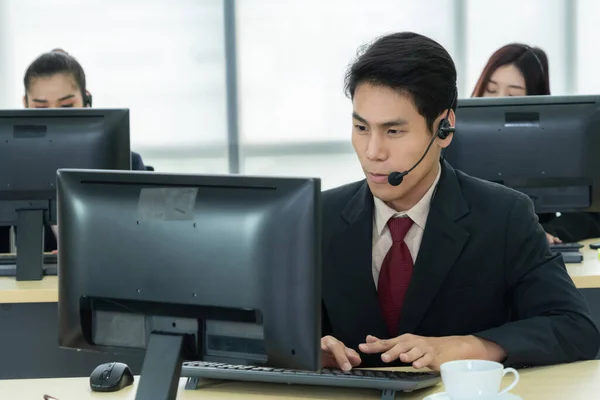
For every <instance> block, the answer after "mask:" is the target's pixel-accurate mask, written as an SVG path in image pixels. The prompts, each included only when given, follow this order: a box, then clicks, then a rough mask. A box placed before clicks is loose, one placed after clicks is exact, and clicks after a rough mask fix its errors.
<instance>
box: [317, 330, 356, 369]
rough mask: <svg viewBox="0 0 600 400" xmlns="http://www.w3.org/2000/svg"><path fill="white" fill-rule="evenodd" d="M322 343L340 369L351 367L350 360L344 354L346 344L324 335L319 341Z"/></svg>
mask: <svg viewBox="0 0 600 400" xmlns="http://www.w3.org/2000/svg"><path fill="white" fill-rule="evenodd" d="M323 344H324V345H325V350H326V351H327V352H329V353H330V354H331V355H332V356H333V357H334V358H335V362H336V363H337V365H338V367H339V368H340V369H342V370H344V371H350V370H351V369H352V364H350V360H348V357H347V356H346V350H345V349H346V346H344V344H343V343H342V342H340V341H339V340H337V339H335V338H333V337H325V338H324V340H322V341H321V345H323Z"/></svg>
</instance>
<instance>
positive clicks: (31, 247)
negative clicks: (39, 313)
mask: <svg viewBox="0 0 600 400" xmlns="http://www.w3.org/2000/svg"><path fill="white" fill-rule="evenodd" d="M17 229H18V232H17V234H16V236H17V263H16V264H17V273H16V276H17V280H18V281H39V280H41V279H42V278H43V276H44V267H43V266H44V258H43V257H44V250H43V249H44V210H17Z"/></svg>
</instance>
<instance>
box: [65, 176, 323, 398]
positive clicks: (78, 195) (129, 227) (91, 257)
mask: <svg viewBox="0 0 600 400" xmlns="http://www.w3.org/2000/svg"><path fill="white" fill-rule="evenodd" d="M57 182H58V229H59V234H60V241H59V244H58V246H59V254H60V259H59V269H60V273H59V276H58V279H59V326H60V328H59V342H60V345H61V346H63V347H69V348H76V349H86V350H94V349H95V350H99V351H107V352H118V351H120V350H121V351H122V350H126V349H129V350H128V351H133V350H132V349H137V351H145V352H146V353H145V354H146V355H145V359H144V364H143V366H142V372H141V381H140V385H139V389H138V392H137V397H136V398H138V399H149V398H152V399H171V398H172V399H175V393H176V391H177V383H178V381H179V376H180V373H181V364H182V362H183V360H184V359H185V360H190V361H200V360H204V361H214V362H225V363H232V364H238V365H240V364H242V365H243V364H253V365H264V366H271V367H278V368H291V369H303V370H318V369H319V368H320V366H321V364H320V336H321V268H320V265H321V264H320V263H321V251H320V243H321V237H320V180H319V179H296V178H259V177H246V176H231V175H230V176H195V175H170V174H159V173H153V172H118V171H82V170H60V171H58V179H57ZM128 351H127V350H126V352H128Z"/></svg>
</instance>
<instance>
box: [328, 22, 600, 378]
mask: <svg viewBox="0 0 600 400" xmlns="http://www.w3.org/2000/svg"><path fill="white" fill-rule="evenodd" d="M346 89H347V93H348V95H349V97H351V98H352V102H353V108H354V112H353V131H352V144H353V146H354V149H355V151H356V153H357V155H358V158H359V160H360V163H361V165H362V168H363V170H364V173H365V176H366V180H363V181H360V182H357V183H353V184H349V185H346V186H343V187H340V188H337V189H333V190H330V191H327V192H325V193H324V194H323V198H322V202H323V212H322V214H323V244H322V246H323V280H322V282H323V338H322V341H321V347H322V350H323V360H324V366H339V367H340V368H342V369H345V370H347V369H350V368H351V367H352V366H357V365H360V366H362V367H374V366H383V365H390V364H392V365H394V364H412V365H413V366H414V367H416V368H422V367H429V368H432V369H439V367H440V364H442V363H443V362H446V361H450V360H456V359H487V360H495V361H499V362H504V363H506V364H511V365H522V364H528V365H542V364H555V363H563V362H570V361H575V360H581V359H591V358H593V357H595V355H596V353H597V352H598V348H599V346H600V334H599V332H598V329H597V327H596V326H595V325H594V323H593V322H592V320H591V318H590V315H589V311H588V308H587V306H586V304H585V302H584V299H583V298H582V296H581V295H580V294H579V292H578V290H577V289H576V288H575V286H574V284H573V282H572V280H571V279H570V277H569V275H568V274H567V271H566V269H565V265H564V263H563V260H562V258H561V257H560V256H558V255H554V254H552V253H551V252H550V249H549V246H548V242H547V240H546V236H545V233H544V230H543V229H542V227H541V226H540V224H539V223H538V220H537V217H536V215H535V213H534V210H533V206H532V202H531V201H530V199H529V198H528V197H526V196H525V195H523V194H521V193H519V192H516V191H514V190H511V189H508V188H506V187H503V186H499V185H495V184H492V183H488V182H484V181H481V180H478V179H475V178H472V177H470V176H467V175H465V174H464V173H462V172H460V171H456V170H454V169H453V168H452V167H451V166H450V165H449V164H447V163H446V162H445V161H443V160H442V161H440V160H441V154H442V150H443V149H444V148H446V147H447V146H449V145H450V143H451V141H452V132H453V129H452V128H451V126H453V125H454V119H455V116H454V108H455V105H456V70H455V66H454V63H453V61H452V59H451V57H450V55H449V54H448V53H447V51H446V50H445V49H444V48H443V47H442V46H441V45H439V44H438V43H436V42H435V41H433V40H431V39H429V38H426V37H424V36H421V35H418V34H414V33H399V34H393V35H389V36H385V37H383V38H381V39H379V40H377V41H376V42H374V43H373V44H372V45H371V46H370V47H368V48H367V49H366V50H365V51H364V52H363V53H362V54H361V55H359V57H358V59H357V60H356V62H355V63H354V64H353V65H352V66H351V67H350V69H349V71H348V74H347V76H346ZM456 134H457V135H460V132H457V133H456ZM415 165H416V167H414V169H412V167H413V166H415ZM411 169H412V170H411ZM408 170H411V171H410V173H408V174H402V175H405V176H403V179H402V182H401V183H400V184H398V182H399V181H400V179H399V177H398V174H396V176H393V177H391V180H392V183H394V184H396V185H395V186H394V185H392V184H390V183H389V182H388V176H389V175H390V174H391V173H393V172H394V171H408ZM394 181H395V182H394ZM359 352H360V354H359Z"/></svg>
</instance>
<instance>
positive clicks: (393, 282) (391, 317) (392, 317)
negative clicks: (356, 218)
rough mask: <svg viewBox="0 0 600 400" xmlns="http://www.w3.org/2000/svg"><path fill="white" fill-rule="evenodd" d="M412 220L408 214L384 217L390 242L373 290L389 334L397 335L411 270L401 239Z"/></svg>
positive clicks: (411, 264)
mask: <svg viewBox="0 0 600 400" xmlns="http://www.w3.org/2000/svg"><path fill="white" fill-rule="evenodd" d="M412 224H413V221H412V219H410V218H391V219H390V220H389V221H388V227H389V229H390V233H391V234H392V241H393V243H392V247H390V250H389V251H388V252H387V254H386V255H385V258H384V259H383V264H382V265H381V271H380V273H379V281H378V284H377V292H378V297H379V306H380V307H381V313H382V314H383V319H384V320H385V323H386V325H387V328H388V331H389V332H390V335H391V337H396V336H397V335H398V324H399V323H400V316H401V314H402V304H403V303H404V298H405V297H406V291H407V289H408V284H409V283H410V278H411V277H412V272H413V260H412V257H411V255H410V251H409V250H408V246H407V245H406V243H405V242H404V237H405V236H406V233H407V232H408V230H409V229H410V227H411V226H412Z"/></svg>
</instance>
